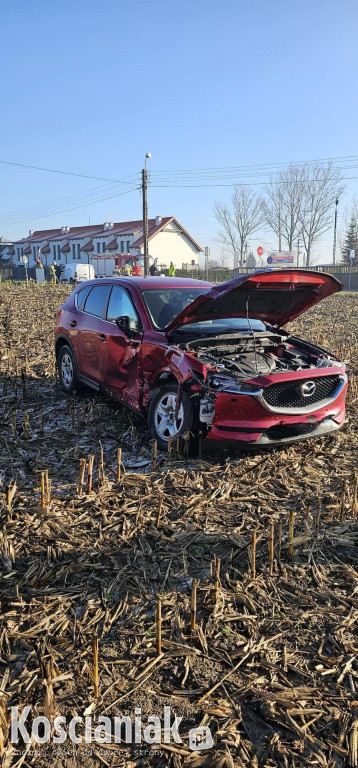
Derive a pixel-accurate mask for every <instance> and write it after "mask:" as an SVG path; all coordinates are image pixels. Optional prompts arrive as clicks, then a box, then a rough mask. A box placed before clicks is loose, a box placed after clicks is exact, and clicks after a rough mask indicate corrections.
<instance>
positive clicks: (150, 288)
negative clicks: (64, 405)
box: [56, 269, 347, 449]
mask: <svg viewBox="0 0 358 768" xmlns="http://www.w3.org/2000/svg"><path fill="white" fill-rule="evenodd" d="M341 288H342V284H341V283H340V282H339V281H338V280H336V278H335V277H333V276H332V275H328V274H325V273H322V272H311V271H309V270H303V269H285V270H277V271H275V270H262V271H257V272H254V273H252V274H250V275H241V276H240V277H239V278H237V279H235V280H230V281H229V282H227V283H223V284H221V285H215V286H214V285H212V284H211V283H207V282H204V281H199V280H188V279H185V278H163V277H147V278H142V277H123V278H107V279H103V280H101V281H100V282H98V281H96V280H91V281H89V282H87V283H85V284H83V283H82V285H81V286H78V288H76V289H75V290H74V291H73V292H72V293H71V295H70V296H69V298H68V299H67V301H66V302H65V304H64V305H63V306H62V307H61V309H60V310H59V311H58V319H57V330H56V359H57V364H58V370H59V375H60V381H61V384H62V387H63V389H64V390H65V392H72V391H73V390H74V389H75V388H76V386H77V385H78V384H86V385H87V386H89V387H92V388H93V389H95V390H97V391H98V390H101V391H104V392H106V393H107V394H109V395H111V396H112V397H114V398H117V399H118V400H120V401H121V402H122V403H124V404H125V405H127V406H128V407H130V408H132V409H134V410H135V411H136V412H138V413H141V414H147V415H148V420H149V429H150V433H151V435H152V437H153V438H155V439H156V440H157V441H158V445H159V446H160V447H161V448H163V449H165V448H166V447H167V445H168V439H169V436H171V437H175V436H176V435H178V434H182V433H185V432H187V431H189V432H190V433H191V434H192V435H194V436H197V435H198V433H199V431H201V432H202V433H203V434H204V435H205V436H206V437H207V438H209V439H213V440H222V439H230V440H237V441H239V442H240V443H243V444H245V445H248V444H254V445H263V444H273V443H288V442H292V441H295V440H301V439H303V438H307V437H314V436H320V435H327V434H329V433H330V432H334V431H335V430H337V429H339V427H341V426H342V424H343V422H344V418H345V394H346V389H347V377H346V375H345V372H344V365H343V363H341V362H339V361H338V360H337V359H336V358H335V357H334V356H333V355H331V354H330V353H329V352H326V351H325V350H323V349H320V348H319V347H316V346H314V345H313V344H311V343H308V342H305V341H302V340H301V339H298V338H295V337H293V336H291V335H290V333H289V332H288V331H286V330H284V329H283V328H282V326H283V325H284V324H285V323H287V322H288V321H289V320H292V319H294V318H295V317H298V315H300V314H301V313H302V312H304V311H305V310H307V309H308V308H309V307H312V306H313V305H314V304H317V303H318V302H319V301H321V300H322V299H325V298H326V297H327V296H330V295H331V294H332V293H335V292H336V291H340V290H341Z"/></svg>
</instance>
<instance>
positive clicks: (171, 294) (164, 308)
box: [142, 288, 210, 328]
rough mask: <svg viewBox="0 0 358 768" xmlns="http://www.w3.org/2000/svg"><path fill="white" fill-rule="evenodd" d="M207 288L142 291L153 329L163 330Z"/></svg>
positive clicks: (205, 291)
mask: <svg viewBox="0 0 358 768" xmlns="http://www.w3.org/2000/svg"><path fill="white" fill-rule="evenodd" d="M208 290H210V289H208V288H204V289H203V288H159V289H158V290H156V289H155V290H152V291H143V294H142V295H143V299H144V301H145V303H146V305H147V309H148V312H149V314H150V319H151V321H152V323H153V327H154V328H165V326H166V325H168V323H170V322H171V321H172V320H173V319H174V317H176V316H177V315H179V314H180V312H182V311H183V309H185V307H187V306H188V305H189V304H191V302H192V301H194V300H195V299H196V298H197V297H198V296H201V294H202V293H207V291H208Z"/></svg>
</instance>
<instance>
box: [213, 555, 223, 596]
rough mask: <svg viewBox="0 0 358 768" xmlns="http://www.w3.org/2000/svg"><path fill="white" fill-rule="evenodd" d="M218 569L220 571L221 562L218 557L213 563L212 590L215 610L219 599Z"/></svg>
mask: <svg viewBox="0 0 358 768" xmlns="http://www.w3.org/2000/svg"><path fill="white" fill-rule="evenodd" d="M220 569H221V560H220V557H217V558H216V561H215V589H214V606H215V608H216V607H217V604H218V602H219V598H220Z"/></svg>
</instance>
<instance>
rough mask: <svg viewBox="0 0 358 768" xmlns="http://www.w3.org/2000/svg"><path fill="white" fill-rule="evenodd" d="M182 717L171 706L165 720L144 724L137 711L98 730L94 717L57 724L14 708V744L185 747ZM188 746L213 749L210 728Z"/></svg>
mask: <svg viewBox="0 0 358 768" xmlns="http://www.w3.org/2000/svg"><path fill="white" fill-rule="evenodd" d="M182 719H183V718H182V717H172V713H171V709H170V707H169V706H167V707H164V709H163V718H160V717H158V716H157V715H148V716H147V717H146V718H145V719H143V720H142V710H141V708H140V707H136V708H135V710H134V715H133V716H132V717H130V716H129V715H123V716H122V717H113V718H110V717H106V716H104V715H99V716H98V717H96V723H97V724H96V726H95V727H94V723H93V719H92V717H91V716H86V717H80V716H78V717H72V718H71V719H70V720H67V718H66V717H63V716H61V715H59V716H58V717H55V719H54V721H53V723H52V724H51V722H50V720H49V719H48V718H47V717H45V716H42V715H40V716H38V717H35V718H34V719H33V720H32V718H31V707H30V706H26V707H24V709H23V710H22V712H21V713H20V712H19V708H18V707H11V730H10V741H11V742H12V744H18V743H19V741H20V739H22V741H23V742H24V743H25V744H29V743H30V742H35V743H36V744H49V743H52V744H64V743H65V742H66V741H70V742H72V744H92V743H96V744H111V743H114V744H128V745H129V744H131V745H138V744H143V742H144V743H145V744H170V743H171V742H172V741H173V742H174V743H175V744H183V740H182V738H181V736H180V733H179V729H180V723H181V721H182ZM188 746H189V748H190V749H192V750H195V751H198V750H201V749H210V748H211V747H212V746H213V738H212V734H211V731H210V728H209V727H208V726H202V727H199V728H191V729H190V730H189V733H188Z"/></svg>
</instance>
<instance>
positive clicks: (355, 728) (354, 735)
mask: <svg viewBox="0 0 358 768" xmlns="http://www.w3.org/2000/svg"><path fill="white" fill-rule="evenodd" d="M348 765H349V766H351V768H358V720H354V721H353V724H352V728H351V732H350V734H349V753H348Z"/></svg>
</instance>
